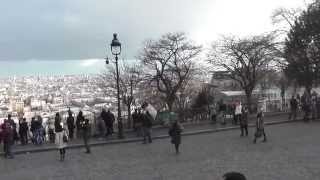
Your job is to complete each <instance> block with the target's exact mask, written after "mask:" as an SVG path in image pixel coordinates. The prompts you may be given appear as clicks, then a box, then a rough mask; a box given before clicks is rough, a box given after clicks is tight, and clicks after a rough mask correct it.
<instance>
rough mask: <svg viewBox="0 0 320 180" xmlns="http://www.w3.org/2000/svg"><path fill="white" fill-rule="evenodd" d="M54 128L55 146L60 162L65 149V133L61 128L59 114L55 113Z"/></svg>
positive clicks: (63, 157) (62, 159)
mask: <svg viewBox="0 0 320 180" xmlns="http://www.w3.org/2000/svg"><path fill="white" fill-rule="evenodd" d="M54 128H55V132H56V137H55V141H56V145H57V148H58V149H59V152H60V161H64V159H65V154H66V147H67V133H66V131H65V129H64V127H63V122H62V121H61V117H60V114H59V113H58V112H57V113H56V117H55V120H54Z"/></svg>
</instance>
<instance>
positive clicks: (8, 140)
mask: <svg viewBox="0 0 320 180" xmlns="http://www.w3.org/2000/svg"><path fill="white" fill-rule="evenodd" d="M1 128H2V133H1V134H2V140H3V152H4V157H5V158H8V159H13V154H12V146H13V143H14V135H13V130H12V129H13V126H12V124H11V123H10V121H9V120H7V119H5V120H4V122H3V124H2V127H1Z"/></svg>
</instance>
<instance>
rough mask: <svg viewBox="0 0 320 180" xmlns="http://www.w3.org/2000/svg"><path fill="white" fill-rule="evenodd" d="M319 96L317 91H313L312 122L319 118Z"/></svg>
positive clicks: (311, 103) (311, 104)
mask: <svg viewBox="0 0 320 180" xmlns="http://www.w3.org/2000/svg"><path fill="white" fill-rule="evenodd" d="M317 96H318V94H317V93H316V92H315V91H313V92H312V95H311V102H310V107H311V119H312V120H315V119H316V118H317Z"/></svg>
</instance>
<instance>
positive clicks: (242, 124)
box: [240, 106, 249, 136]
mask: <svg viewBox="0 0 320 180" xmlns="http://www.w3.org/2000/svg"><path fill="white" fill-rule="evenodd" d="M241 111H242V117H241V118H240V129H241V135H240V136H244V132H245V134H246V136H248V113H249V111H248V108H247V107H245V106H243V107H242V110H241Z"/></svg>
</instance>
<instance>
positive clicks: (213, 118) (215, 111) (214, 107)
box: [210, 104, 217, 124]
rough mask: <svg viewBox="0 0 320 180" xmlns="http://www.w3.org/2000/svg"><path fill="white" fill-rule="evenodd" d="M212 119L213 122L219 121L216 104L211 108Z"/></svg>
mask: <svg viewBox="0 0 320 180" xmlns="http://www.w3.org/2000/svg"><path fill="white" fill-rule="evenodd" d="M210 119H211V122H212V123H213V124H215V123H216V122H217V110H216V105H215V104H213V106H212V107H211V108H210Z"/></svg>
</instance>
